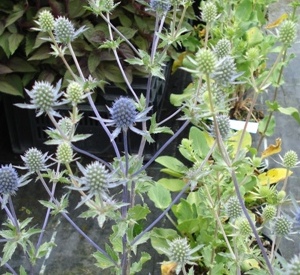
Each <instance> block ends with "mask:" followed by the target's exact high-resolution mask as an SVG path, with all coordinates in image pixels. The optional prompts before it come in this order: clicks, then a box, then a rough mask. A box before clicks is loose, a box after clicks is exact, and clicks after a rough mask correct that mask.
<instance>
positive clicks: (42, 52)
mask: <svg viewBox="0 0 300 275" xmlns="http://www.w3.org/2000/svg"><path fill="white" fill-rule="evenodd" d="M50 57H51V55H50V47H49V46H48V45H43V46H42V47H40V48H39V49H38V50H36V51H35V52H34V53H33V55H31V57H30V58H28V61H33V60H45V59H49V58H50Z"/></svg>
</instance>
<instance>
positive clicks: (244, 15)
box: [234, 0, 252, 21]
mask: <svg viewBox="0 0 300 275" xmlns="http://www.w3.org/2000/svg"><path fill="white" fill-rule="evenodd" d="M251 12H252V0H251V1H250V0H242V1H240V2H239V4H238V5H236V10H235V13H234V15H235V17H236V18H237V20H238V21H247V20H248V19H249V18H250V16H251Z"/></svg>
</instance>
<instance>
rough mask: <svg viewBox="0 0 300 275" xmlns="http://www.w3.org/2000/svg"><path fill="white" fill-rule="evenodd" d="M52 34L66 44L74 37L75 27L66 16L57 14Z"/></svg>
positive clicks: (58, 40)
mask: <svg viewBox="0 0 300 275" xmlns="http://www.w3.org/2000/svg"><path fill="white" fill-rule="evenodd" d="M54 35H55V39H56V41H57V42H59V43H63V44H68V43H70V42H72V41H73V40H74V38H75V27H74V25H73V23H72V22H71V21H70V20H69V19H68V18H66V17H63V16H59V17H58V18H56V19H55V23H54Z"/></svg>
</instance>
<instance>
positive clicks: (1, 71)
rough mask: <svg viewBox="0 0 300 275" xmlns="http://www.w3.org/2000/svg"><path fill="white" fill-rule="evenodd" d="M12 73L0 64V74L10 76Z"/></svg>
mask: <svg viewBox="0 0 300 275" xmlns="http://www.w3.org/2000/svg"><path fill="white" fill-rule="evenodd" d="M12 72H13V71H12V70H11V68H9V67H7V66H6V65H3V64H0V74H10V73H12Z"/></svg>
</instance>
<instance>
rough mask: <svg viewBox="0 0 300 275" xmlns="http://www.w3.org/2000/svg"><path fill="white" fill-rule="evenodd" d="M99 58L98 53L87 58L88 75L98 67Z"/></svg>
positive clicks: (93, 53)
mask: <svg viewBox="0 0 300 275" xmlns="http://www.w3.org/2000/svg"><path fill="white" fill-rule="evenodd" d="M100 61H101V57H100V54H99V53H96V52H92V53H91V54H90V55H89V57H88V67H89V71H90V73H93V72H94V71H95V70H96V68H97V67H98V66H99V64H100Z"/></svg>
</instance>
